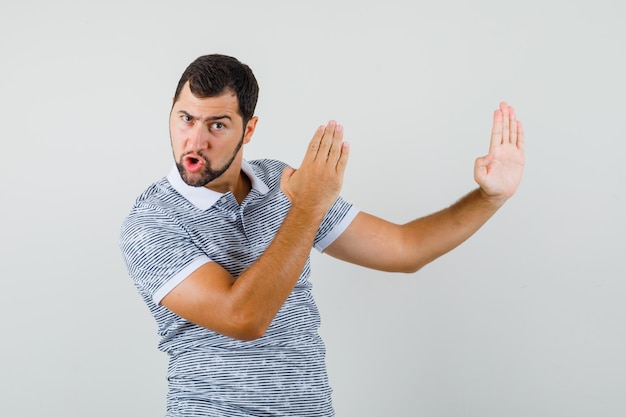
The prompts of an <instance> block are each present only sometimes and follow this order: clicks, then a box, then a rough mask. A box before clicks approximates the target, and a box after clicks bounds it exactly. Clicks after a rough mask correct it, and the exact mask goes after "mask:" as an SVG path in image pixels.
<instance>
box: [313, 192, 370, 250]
mask: <svg viewBox="0 0 626 417" xmlns="http://www.w3.org/2000/svg"><path fill="white" fill-rule="evenodd" d="M358 213H359V210H358V209H357V208H356V207H354V206H353V205H352V204H351V203H349V202H347V201H345V200H344V199H343V198H342V197H339V198H338V199H337V200H336V201H335V203H334V204H333V205H332V206H331V208H330V209H329V210H328V212H327V213H326V216H324V219H323V220H322V224H321V225H320V228H319V230H318V232H317V235H316V236H315V240H314V242H313V247H314V248H315V249H317V250H318V251H320V252H323V251H324V249H326V248H327V247H328V246H329V245H330V244H331V243H333V242H334V241H335V239H337V238H338V237H339V236H340V235H341V234H342V233H343V232H344V231H345V230H346V229H347V228H348V226H349V225H350V223H352V220H354V218H355V217H356V215H357V214H358Z"/></svg>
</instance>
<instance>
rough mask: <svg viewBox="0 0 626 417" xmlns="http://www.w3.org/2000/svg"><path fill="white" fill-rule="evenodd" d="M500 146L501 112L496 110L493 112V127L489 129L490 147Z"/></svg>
mask: <svg viewBox="0 0 626 417" xmlns="http://www.w3.org/2000/svg"><path fill="white" fill-rule="evenodd" d="M501 144H502V111H501V110H496V111H494V112H493V126H492V128H491V146H490V148H493V147H494V146H497V145H501Z"/></svg>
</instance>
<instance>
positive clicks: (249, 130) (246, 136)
mask: <svg viewBox="0 0 626 417" xmlns="http://www.w3.org/2000/svg"><path fill="white" fill-rule="evenodd" d="M258 121H259V118H258V117H257V116H253V117H251V118H250V120H248V123H247V124H246V127H245V130H244V133H243V143H244V144H246V143H248V142H250V139H252V135H253V134H254V130H255V129H256V124H257V122H258Z"/></svg>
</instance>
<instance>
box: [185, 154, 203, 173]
mask: <svg viewBox="0 0 626 417" xmlns="http://www.w3.org/2000/svg"><path fill="white" fill-rule="evenodd" d="M183 164H184V166H185V169H186V170H187V171H189V172H198V171H199V170H200V169H202V165H203V164H204V161H203V160H202V159H201V158H200V157H199V156H194V155H187V156H186V157H185V158H184V159H183Z"/></svg>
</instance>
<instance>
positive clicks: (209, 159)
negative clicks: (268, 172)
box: [170, 83, 256, 187]
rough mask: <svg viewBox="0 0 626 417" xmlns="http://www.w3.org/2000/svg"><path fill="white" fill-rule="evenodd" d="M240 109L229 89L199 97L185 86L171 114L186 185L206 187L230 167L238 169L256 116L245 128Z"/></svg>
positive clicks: (174, 146) (175, 150)
mask: <svg viewBox="0 0 626 417" xmlns="http://www.w3.org/2000/svg"><path fill="white" fill-rule="evenodd" d="M238 110H239V103H238V101H237V96H236V95H235V94H234V93H232V92H230V91H226V92H224V93H223V94H221V95H219V96H215V97H207V98H198V97H196V96H194V95H193V94H192V93H191V90H190V89H189V83H187V84H186V85H185V86H184V87H183V89H182V91H181V93H180V95H179V97H178V101H176V103H174V106H173V107H172V111H171V113H170V139H171V141H172V152H173V153H174V160H175V161H176V166H177V167H178V171H179V172H180V175H181V177H182V179H183V180H184V181H185V182H186V183H187V184H189V185H191V186H194V187H201V186H205V185H207V184H208V183H210V182H211V181H213V180H215V179H217V178H219V177H221V176H222V175H223V174H224V173H225V172H228V170H229V168H231V166H233V167H234V168H236V169H237V171H239V167H240V161H241V156H242V145H243V144H244V143H248V142H249V141H250V137H251V136H252V133H253V132H254V127H255V124H256V118H253V119H251V121H250V122H248V124H247V126H246V128H245V129H244V126H243V119H242V118H241V116H240V115H239V113H238ZM234 161H236V162H237V163H236V164H235V165H233V162H234ZM234 168H233V169H234ZM238 174H239V172H237V173H236V175H238Z"/></svg>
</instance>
